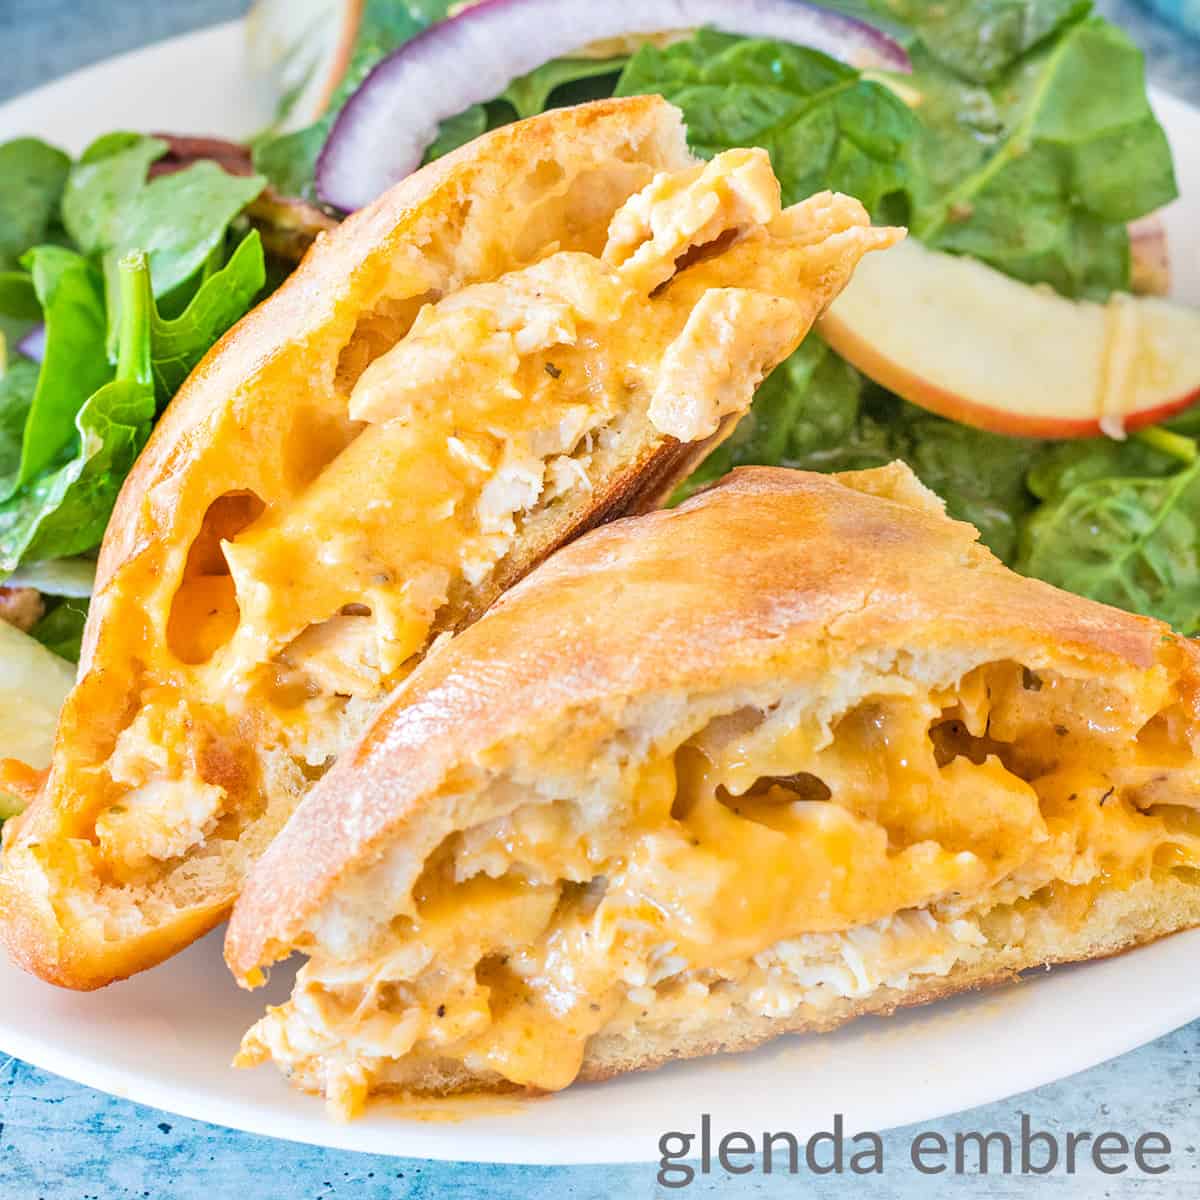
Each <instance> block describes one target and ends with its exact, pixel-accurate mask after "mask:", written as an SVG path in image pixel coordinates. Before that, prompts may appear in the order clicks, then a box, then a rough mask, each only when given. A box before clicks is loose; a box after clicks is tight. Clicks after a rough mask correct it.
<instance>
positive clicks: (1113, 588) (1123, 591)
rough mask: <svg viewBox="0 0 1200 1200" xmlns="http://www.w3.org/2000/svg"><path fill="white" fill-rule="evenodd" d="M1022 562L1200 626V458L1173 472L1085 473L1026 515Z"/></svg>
mask: <svg viewBox="0 0 1200 1200" xmlns="http://www.w3.org/2000/svg"><path fill="white" fill-rule="evenodd" d="M1017 569H1018V570H1020V571H1022V572H1023V573H1024V574H1027V575H1034V576H1036V577H1037V578H1039V579H1044V580H1046V581H1047V582H1048V583H1053V584H1055V585H1057V586H1058V587H1061V588H1066V589H1067V590H1068V591H1072V592H1076V593H1078V594H1079V595H1082V596H1090V597H1091V598H1092V599H1094V600H1101V601H1104V602H1105V603H1107V604H1114V605H1116V606H1117V607H1118V608H1124V609H1128V610H1129V611H1130V612H1138V613H1144V614H1146V615H1147V616H1152V617H1158V618H1159V619H1160V620H1163V621H1167V622H1169V623H1170V624H1171V625H1173V626H1174V627H1175V628H1176V629H1178V630H1180V631H1181V632H1183V633H1187V634H1192V633H1196V632H1200V460H1198V461H1197V462H1194V463H1193V464H1192V465H1191V466H1189V467H1186V468H1184V469H1183V470H1182V471H1177V472H1176V473H1175V474H1172V475H1165V476H1159V477H1151V478H1126V477H1121V476H1118V477H1113V476H1100V477H1096V478H1092V479H1087V480H1085V481H1083V482H1081V483H1078V484H1076V485H1075V486H1074V487H1069V488H1067V489H1066V490H1065V491H1060V492H1059V493H1058V494H1056V495H1055V497H1054V498H1053V499H1051V500H1049V501H1048V502H1047V503H1045V504H1043V505H1042V507H1041V508H1040V509H1039V510H1038V511H1037V512H1036V513H1035V514H1034V516H1033V517H1032V518H1031V519H1030V521H1029V522H1028V524H1027V526H1026V529H1025V535H1024V539H1023V546H1022V551H1021V556H1020V558H1019V559H1018V560H1017Z"/></svg>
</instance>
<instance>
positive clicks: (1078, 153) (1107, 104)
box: [912, 18, 1176, 299]
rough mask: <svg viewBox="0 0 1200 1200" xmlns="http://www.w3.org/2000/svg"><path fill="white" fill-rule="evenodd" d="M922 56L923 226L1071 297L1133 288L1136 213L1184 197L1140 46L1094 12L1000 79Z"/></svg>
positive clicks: (939, 240)
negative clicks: (968, 76)
mask: <svg viewBox="0 0 1200 1200" xmlns="http://www.w3.org/2000/svg"><path fill="white" fill-rule="evenodd" d="M914 62H915V64H916V66H917V73H916V75H915V76H914V77H913V80H912V83H913V85H914V86H916V87H917V88H919V89H920V90H921V92H922V96H923V98H924V99H923V103H922V106H921V111H922V124H923V134H922V138H921V143H920V148H919V158H920V162H921V165H922V171H921V175H922V176H923V177H924V178H925V179H926V181H927V185H926V188H925V190H924V192H923V195H922V202H921V204H920V205H919V207H918V209H917V211H916V213H915V215H914V217H913V220H912V231H913V233H914V234H915V235H916V236H917V237H919V238H920V239H921V240H922V241H924V242H926V243H928V244H929V245H933V246H936V247H938V248H939V249H943V250H949V251H951V252H953V253H958V254H968V255H971V256H972V257H975V258H979V259H982V260H983V261H984V262H987V263H990V264H991V265H992V266H994V267H996V268H998V269H999V270H1001V271H1004V272H1005V273H1006V274H1009V275H1012V276H1014V277H1015V278H1018V279H1023V280H1027V281H1029V282H1041V283H1049V284H1051V285H1052V286H1054V287H1055V288H1056V289H1057V290H1058V291H1060V292H1062V293H1063V294H1064V295H1068V296H1090V297H1094V298H1097V299H1103V298H1105V297H1107V296H1108V295H1109V294H1110V293H1111V292H1112V291H1114V290H1116V289H1120V288H1126V287H1128V283H1129V240H1128V234H1127V233H1126V230H1125V224H1126V222H1128V221H1130V220H1132V219H1134V218H1135V217H1138V216H1141V215H1143V214H1145V213H1147V212H1150V211H1152V210H1153V209H1155V208H1158V207H1160V206H1161V205H1163V204H1165V203H1167V202H1168V201H1169V200H1171V199H1173V198H1174V196H1175V195H1176V185H1175V177H1174V170H1173V167H1172V163H1171V153H1170V148H1169V146H1168V144H1167V141H1166V136H1165V134H1164V133H1163V131H1162V129H1161V127H1160V126H1159V124H1158V122H1157V120H1156V119H1155V117H1154V114H1153V112H1152V111H1151V109H1150V105H1149V101H1148V100H1147V98H1146V88H1145V72H1144V65H1143V60H1142V55H1141V52H1140V51H1139V50H1138V49H1137V48H1136V47H1135V46H1134V45H1133V43H1132V42H1130V41H1129V39H1128V38H1127V37H1126V36H1125V35H1124V34H1123V33H1122V32H1121V31H1120V30H1119V29H1117V28H1116V27H1115V26H1113V25H1110V24H1108V23H1107V22H1105V21H1103V20H1100V19H1099V18H1089V19H1087V20H1083V21H1080V22H1077V23H1076V24H1074V25H1071V26H1069V27H1068V28H1066V29H1065V31H1064V32H1063V33H1062V34H1061V35H1060V36H1058V37H1056V38H1054V39H1052V40H1050V41H1049V42H1046V43H1044V44H1043V45H1041V46H1040V47H1039V48H1038V49H1037V50H1035V51H1033V52H1032V53H1030V54H1028V55H1026V56H1025V57H1024V58H1023V59H1021V60H1020V62H1018V63H1017V64H1016V65H1015V66H1014V67H1013V68H1012V69H1011V70H1010V71H1008V72H1007V73H1006V74H1005V75H1004V77H1003V78H1002V79H1001V80H1000V81H999V82H998V83H996V84H995V85H993V86H992V87H991V88H990V89H981V88H979V87H976V86H974V85H971V84H966V83H963V82H961V81H959V80H957V79H955V78H953V77H951V76H949V75H947V74H946V73H945V72H942V71H939V70H938V68H937V67H936V65H934V64H932V63H931V61H930V59H929V57H928V56H927V55H924V54H923V52H922V51H921V49H920V48H917V49H916V50H914ZM1101 79H1102V80H1104V81H1105V84H1104V86H1103V87H1100V86H1097V80H1101Z"/></svg>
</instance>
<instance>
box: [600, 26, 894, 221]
mask: <svg viewBox="0 0 1200 1200" xmlns="http://www.w3.org/2000/svg"><path fill="white" fill-rule="evenodd" d="M649 92H657V93H660V94H662V95H663V96H665V97H666V98H667V99H668V100H670V101H671V102H672V103H674V104H677V105H678V106H679V107H680V108H681V109H682V110H683V113H684V118H685V120H686V122H687V126H688V137H689V140H690V142H691V144H692V148H693V149H694V150H695V151H696V152H697V153H699V154H701V155H703V156H705V157H711V156H712V155H714V154H716V153H717V152H719V151H721V150H726V149H729V148H730V147H733V146H748V145H754V146H763V147H765V148H766V149H767V150H768V151H770V154H771V161H772V163H773V164H774V167H775V173H776V175H778V177H779V181H780V183H781V184H782V186H783V194H784V201H785V203H787V204H792V203H795V202H796V201H798V200H801V199H803V198H804V197H806V196H809V195H811V194H812V193H813V192H817V191H822V190H823V189H826V188H833V189H836V190H838V191H843V192H848V193H850V194H851V195H853V196H857V197H858V198H859V199H860V200H861V201H862V202H863V203H864V204H865V205H866V206H867V208H868V209H870V210H871V212H872V213H873V214H875V215H876V216H879V217H881V218H884V219H899V220H903V219H906V218H907V214H908V212H909V209H910V207H911V200H912V193H913V189H914V186H915V181H914V178H913V174H912V163H911V155H910V151H911V147H912V145H913V144H914V142H915V138H916V134H917V121H916V118H915V117H914V116H913V115H912V113H911V112H910V111H909V110H908V108H907V107H906V106H905V105H904V103H903V102H902V101H901V100H900V99H899V98H898V97H897V96H896V95H895V94H893V93H892V92H891V91H890V90H888V89H887V88H886V87H884V86H883V85H881V84H879V83H875V82H873V81H871V80H868V79H865V78H863V77H862V76H860V75H859V73H858V72H857V71H855V70H854V69H853V68H852V67H847V66H845V65H844V64H843V63H839V62H837V61H836V60H834V59H832V58H829V57H828V56H826V55H824V54H820V53H818V52H817V51H815V50H809V49H806V48H804V47H801V46H793V45H790V44H789V43H786V42H772V41H763V40H758V39H747V38H739V37H733V36H730V35H727V34H721V33H714V32H712V31H711V30H701V31H700V32H699V33H697V34H696V35H695V36H694V37H692V38H688V39H686V40H684V41H681V42H676V43H675V44H674V45H671V46H668V47H666V48H664V49H659V48H658V47H656V46H653V45H646V46H643V47H642V48H641V49H640V50H638V52H637V53H636V54H635V55H634V56H633V57H632V58H631V59H630V60H629V64H628V66H626V68H625V70H624V71H623V72H622V74H621V79H620V82H619V83H618V84H617V95H619V96H631V95H639V94H643V93H649Z"/></svg>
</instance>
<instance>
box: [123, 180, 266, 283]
mask: <svg viewBox="0 0 1200 1200" xmlns="http://www.w3.org/2000/svg"><path fill="white" fill-rule="evenodd" d="M266 182H267V181H266V180H265V179H264V178H263V177H262V176H261V175H246V176H240V175H230V174H228V173H226V172H225V171H223V170H222V169H221V168H220V167H219V166H217V164H216V163H214V162H198V163H195V164H194V165H193V166H190V167H187V168H185V169H184V170H182V171H175V172H173V173H172V174H170V175H163V176H160V177H159V178H158V179H153V180H151V181H150V182H149V183H147V184H146V185H145V187H142V188H140V189H139V190H138V191H137V192H136V193H135V195H134V197H133V199H132V202H131V203H130V204H129V206H128V208H127V210H126V213H125V216H124V218H123V220H122V226H121V230H120V232H119V234H118V236H117V238H116V240H115V241H114V242H113V243H112V244H111V245H110V246H108V247H106V251H107V253H106V255H105V259H106V270H111V269H113V268H115V264H116V263H117V262H119V261H120V260H121V259H122V258H123V257H124V256H125V255H126V254H129V253H130V252H134V251H137V252H142V253H145V254H146V255H147V257H148V258H149V262H150V278H151V281H152V283H153V287H154V295H155V296H156V297H164V296H169V295H170V293H171V292H172V291H173V290H174V289H175V288H177V287H178V286H179V285H180V284H182V283H185V282H187V281H188V280H189V279H191V278H192V277H193V276H194V275H195V274H196V273H197V272H198V271H200V269H201V268H202V267H204V265H205V264H206V263H207V262H208V261H209V260H210V258H211V257H212V255H213V254H214V252H216V251H218V250H220V249H221V248H222V246H223V244H224V240H225V233H226V231H227V230H228V229H229V227H230V225H231V224H232V223H233V220H234V218H235V217H236V216H237V215H238V214H239V213H240V212H241V211H242V209H243V208H245V207H246V205H247V204H249V203H250V201H251V200H253V199H254V198H255V197H256V196H257V195H258V194H259V193H260V192H261V191H262V190H263V188H264V187H265V186H266ZM108 264H112V267H109V266H108Z"/></svg>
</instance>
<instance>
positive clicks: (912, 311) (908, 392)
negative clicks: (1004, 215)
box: [819, 238, 1200, 438]
mask: <svg viewBox="0 0 1200 1200" xmlns="http://www.w3.org/2000/svg"><path fill="white" fill-rule="evenodd" d="M819 329H820V332H821V335H822V336H823V337H824V338H825V340H826V341H827V342H828V343H829V344H830V345H831V346H832V347H833V348H834V349H835V350H836V351H837V352H838V353H839V354H840V355H841V356H842V357H843V358H845V359H846V360H847V361H849V362H850V363H852V364H853V365H854V366H856V367H857V368H858V369H859V370H860V371H862V372H863V374H865V375H866V376H868V378H870V379H873V380H874V381H875V382H876V383H879V384H882V385H883V386H884V387H886V388H888V389H890V390H891V391H893V392H896V393H897V394H898V395H900V396H903V397H904V399H905V400H908V401H910V402H911V403H913V404H919V405H920V406H921V407H922V408H927V409H929V410H930V411H932V412H935V413H940V414H941V415H942V416H944V417H951V418H953V419H954V420H956V421H961V422H963V423H964V424H967V425H975V426H978V427H979V428H980V429H990V430H992V431H994V432H996V433H1009V434H1017V435H1023V436H1027V437H1054V438H1072V437H1092V436H1095V435H1096V434H1099V433H1107V434H1109V435H1110V436H1114V437H1120V436H1122V435H1123V433H1124V432H1126V431H1130V430H1134V429H1138V428H1140V427H1141V426H1143V425H1150V424H1153V423H1154V422H1156V421H1161V420H1164V419H1165V418H1166V417H1169V416H1171V415H1172V414H1173V413H1176V412H1178V411H1179V410H1180V409H1183V408H1186V407H1187V406H1188V405H1189V404H1192V403H1194V402H1195V401H1196V400H1197V399H1200V310H1196V309H1191V308H1185V307H1184V306H1183V305H1179V304H1173V303H1171V302H1170V301H1169V300H1162V299H1159V298H1157V297H1150V296H1141V297H1138V296H1129V295H1124V294H1122V295H1116V296H1114V297H1113V298H1112V299H1111V300H1110V301H1109V302H1108V303H1107V304H1092V303H1088V302H1084V301H1072V300H1067V299H1065V298H1064V297H1062V296H1060V295H1058V294H1057V293H1056V292H1054V291H1052V290H1051V289H1050V288H1048V287H1033V286H1030V285H1029V284H1025V283H1020V282H1018V281H1017V280H1015V279H1010V278H1009V277H1008V276H1007V275H1004V274H1002V273H1001V272H999V271H996V270H994V269H993V268H991V267H989V266H986V265H985V264H983V263H981V262H978V261H977V260H975V259H970V258H962V257H958V256H955V255H950V254H943V253H941V252H940V251H937V250H930V249H928V248H927V247H925V246H922V245H921V244H920V243H919V242H918V241H916V240H915V239H913V238H908V239H907V240H905V241H904V242H901V243H900V244H899V245H897V246H894V247H892V249H890V250H886V251H884V252H883V253H881V254H873V255H871V256H869V257H868V258H866V259H864V260H863V262H862V264H861V265H860V266H859V268H858V270H857V272H856V273H855V276H854V279H853V280H852V281H851V283H850V286H849V287H848V288H847V289H846V290H845V291H844V292H843V293H842V295H841V296H840V297H839V298H838V299H837V300H836V301H835V302H834V304H833V305H832V306H831V307H830V309H829V311H828V312H827V313H826V314H825V316H824V317H823V318H822V320H821V323H820V326H819Z"/></svg>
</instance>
